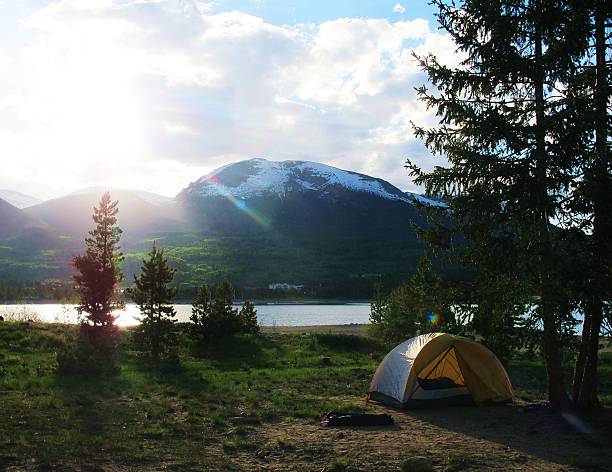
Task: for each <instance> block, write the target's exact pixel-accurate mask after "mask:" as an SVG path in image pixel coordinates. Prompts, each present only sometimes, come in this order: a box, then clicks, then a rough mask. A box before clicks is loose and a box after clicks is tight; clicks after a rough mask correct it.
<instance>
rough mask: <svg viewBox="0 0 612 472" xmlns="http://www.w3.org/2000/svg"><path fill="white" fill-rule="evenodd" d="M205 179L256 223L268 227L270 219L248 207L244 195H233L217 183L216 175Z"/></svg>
mask: <svg viewBox="0 0 612 472" xmlns="http://www.w3.org/2000/svg"><path fill="white" fill-rule="evenodd" d="M207 181H208V182H209V183H210V184H212V185H213V186H214V187H215V190H216V191H217V192H218V193H220V194H221V195H223V197H224V198H225V199H227V200H228V201H229V202H230V203H231V204H232V205H234V206H235V207H236V208H238V209H239V210H241V211H243V212H244V213H246V214H247V215H248V216H249V217H250V218H251V219H253V221H255V222H256V223H257V224H259V225H261V226H263V227H264V228H270V220H269V219H268V218H266V217H265V216H264V215H262V214H261V213H259V212H258V211H257V210H255V209H254V208H250V207H249V202H248V201H247V200H246V198H245V197H240V198H237V197H235V196H233V195H232V194H231V193H230V192H229V191H228V190H227V188H226V187H225V186H224V185H222V184H220V183H219V179H218V177H217V176H216V175H214V176H212V177H209V178H208V179H207Z"/></svg>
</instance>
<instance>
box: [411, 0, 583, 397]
mask: <svg viewBox="0 0 612 472" xmlns="http://www.w3.org/2000/svg"><path fill="white" fill-rule="evenodd" d="M433 3H434V5H436V6H437V7H438V10H439V13H438V18H439V21H440V23H441V25H442V27H443V28H444V29H445V30H446V31H448V32H449V33H450V35H451V36H452V38H453V39H454V41H455V42H456V44H457V46H458V48H459V50H460V53H461V54H463V55H464V57H465V60H464V61H463V63H462V65H461V67H459V68H455V69H453V68H449V67H446V66H444V65H442V64H440V63H439V62H438V61H437V60H436V58H435V57H431V56H429V57H424V58H420V59H419V61H420V64H421V66H422V68H423V70H424V71H425V72H427V74H428V76H429V78H430V80H431V82H432V84H433V87H432V89H428V88H427V87H425V86H423V87H421V88H420V89H419V91H418V92H419V95H420V98H421V99H422V100H424V101H425V102H426V104H427V105H428V106H429V107H432V108H434V109H436V110H437V114H438V116H439V118H440V123H439V126H437V127H435V128H432V129H424V128H419V127H417V128H416V134H417V136H418V137H421V138H422V139H424V141H425V144H426V145H427V147H428V148H429V149H430V150H432V151H433V152H434V153H435V154H440V155H443V156H444V157H445V158H446V159H447V160H448V162H449V163H450V165H449V166H445V167H436V168H435V169H434V170H432V171H431V172H425V171H423V170H421V169H420V168H418V167H417V166H415V165H413V164H411V163H410V162H408V167H409V169H410V170H411V174H412V175H413V176H414V177H416V182H417V183H420V184H424V185H425V187H426V190H427V191H428V192H429V193H432V194H436V195H439V196H442V197H444V198H446V199H448V200H449V202H450V209H451V212H450V213H448V214H445V216H446V217H448V216H450V217H451V218H452V219H453V221H454V223H455V226H454V229H455V230H460V231H461V232H462V233H463V234H464V235H465V236H466V237H467V240H468V243H467V246H466V248H465V252H464V255H465V259H464V260H465V261H466V262H467V263H469V264H471V265H474V266H476V267H477V268H478V270H479V272H481V273H489V274H494V275H495V276H498V275H500V276H503V277H507V278H510V279H519V278H520V279H521V280H522V281H523V284H524V285H525V286H526V287H528V289H529V290H530V291H531V292H532V293H533V294H534V295H537V298H535V299H534V303H535V306H536V314H537V316H538V318H539V320H540V322H541V325H542V329H543V342H542V351H543V354H544V358H545V361H546V367H547V372H548V392H549V400H550V402H551V404H552V405H553V406H554V407H556V408H562V407H564V406H565V405H566V404H567V400H568V398H567V393H566V391H565V379H564V374H563V369H562V349H563V330H564V327H565V326H568V325H571V321H572V317H571V312H570V309H569V304H568V303H567V300H566V297H565V296H561V297H560V296H559V294H560V293H561V294H562V293H564V290H565V284H564V277H563V274H564V271H565V269H566V267H564V265H563V260H564V258H563V254H562V252H561V248H562V247H563V245H562V244H561V241H560V238H561V232H559V231H556V230H555V229H554V226H553V224H554V223H556V222H557V221H559V220H560V219H562V218H563V213H564V212H565V211H566V209H565V207H564V202H565V200H566V198H567V197H568V194H569V193H570V192H571V184H572V183H573V182H574V181H575V180H576V178H577V174H578V172H579V170H578V167H577V165H576V164H577V162H576V159H579V157H580V155H578V156H576V155H575V154H574V153H572V152H568V149H566V148H564V147H563V146H560V145H559V144H560V143H561V142H562V141H563V140H565V139H566V135H565V133H566V132H567V126H566V122H567V119H568V116H567V115H566V111H567V107H566V106H565V100H566V98H567V97H566V94H565V92H564V83H563V81H564V80H565V76H564V72H565V71H566V70H567V69H568V68H570V67H571V66H572V64H574V63H575V61H576V57H577V55H579V54H580V53H581V45H580V41H577V40H576V38H577V37H578V36H577V35H575V30H576V29H579V28H580V24H577V21H578V19H577V18H576V17H575V16H573V15H572V5H571V2H563V1H552V0H550V1H549V0H495V1H479V0H464V1H461V2H452V1H451V2H449V1H444V0H435V1H434V2H433ZM457 3H458V4H457ZM438 230H439V228H438Z"/></svg>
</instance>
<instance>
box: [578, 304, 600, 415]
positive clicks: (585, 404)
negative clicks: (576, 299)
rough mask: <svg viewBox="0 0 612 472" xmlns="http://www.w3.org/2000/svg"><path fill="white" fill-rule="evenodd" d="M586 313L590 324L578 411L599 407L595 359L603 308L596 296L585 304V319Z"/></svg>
mask: <svg viewBox="0 0 612 472" xmlns="http://www.w3.org/2000/svg"><path fill="white" fill-rule="evenodd" d="M587 311H588V312H589V316H590V318H591V319H592V322H591V326H590V333H589V338H588V342H587V345H586V349H585V352H586V356H585V363H584V371H583V375H582V382H581V386H580V391H579V393H578V397H577V400H578V405H579V406H580V409H583V410H588V409H591V408H596V407H598V406H599V400H598V399H597V358H598V351H599V330H600V329H601V323H602V318H603V307H602V303H601V299H600V298H599V297H598V296H594V297H592V298H591V299H590V300H589V303H587V304H586V306H585V317H586V316H587V315H586V312H587Z"/></svg>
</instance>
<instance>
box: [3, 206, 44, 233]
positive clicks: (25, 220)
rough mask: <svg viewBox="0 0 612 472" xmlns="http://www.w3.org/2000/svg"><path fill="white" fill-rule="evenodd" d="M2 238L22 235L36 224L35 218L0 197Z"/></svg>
mask: <svg viewBox="0 0 612 472" xmlns="http://www.w3.org/2000/svg"><path fill="white" fill-rule="evenodd" d="M0 221H1V222H2V224H1V225H0V238H2V239H7V238H12V237H17V236H19V235H21V234H22V233H23V232H24V231H26V230H27V229H28V228H30V227H32V226H35V224H36V222H35V220H34V219H33V218H31V217H29V216H28V215H26V214H25V213H24V212H23V211H22V210H20V209H19V208H17V207H16V206H14V205H11V204H10V203H9V202H7V201H6V200H3V199H1V198H0Z"/></svg>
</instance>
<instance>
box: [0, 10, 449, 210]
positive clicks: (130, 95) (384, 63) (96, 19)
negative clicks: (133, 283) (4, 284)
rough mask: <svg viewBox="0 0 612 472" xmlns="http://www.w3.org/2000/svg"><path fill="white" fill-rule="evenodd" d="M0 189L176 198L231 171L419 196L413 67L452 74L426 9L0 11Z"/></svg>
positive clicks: (420, 108) (424, 116)
mask: <svg viewBox="0 0 612 472" xmlns="http://www.w3.org/2000/svg"><path fill="white" fill-rule="evenodd" d="M0 12H1V13H0V164H1V169H2V171H1V172H0V188H4V189H11V190H16V191H19V192H22V193H25V194H28V195H32V196H35V197H37V198H42V199H47V198H52V197H57V196H61V195H64V194H67V193H70V192H72V191H74V190H77V189H79V188H83V187H89V186H98V185H102V186H111V187H122V188H134V189H141V190H148V191H151V192H156V193H160V194H164V195H169V196H174V195H175V194H176V193H178V192H179V191H180V190H181V189H182V188H184V187H185V186H187V185H188V184H189V183H190V182H192V181H195V180H197V179H198V178H199V177H200V176H202V175H205V174H207V173H209V172H211V171H212V170H214V169H215V168H217V167H219V166H221V165H224V164H227V163H229V162H233V161H239V160H243V159H250V158H254V157H264V158H267V159H271V160H285V159H295V160H310V161H316V162H321V163H324V164H329V165H333V166H336V167H340V168H342V169H347V170H352V171H356V172H362V173H366V174H369V175H372V176H375V177H381V178H383V179H386V180H388V181H390V182H391V183H393V184H394V185H396V186H398V187H399V188H401V189H403V190H411V191H415V190H417V191H418V190H419V189H418V188H417V187H415V186H414V185H413V184H412V182H411V179H410V177H409V176H408V173H407V171H406V170H405V169H404V167H403V164H404V162H405V160H406V158H410V159H411V160H413V161H415V162H417V163H419V164H421V165H423V166H424V167H426V168H430V167H431V166H432V165H433V164H434V163H437V162H436V161H435V160H433V159H432V157H431V156H430V154H429V152H428V151H427V150H426V149H425V147H424V146H423V144H422V143H421V142H420V141H418V140H416V139H415V138H414V136H413V134H412V128H411V124H410V122H411V121H412V122H414V123H417V124H421V125H433V124H435V123H436V119H435V115H434V113H433V112H432V111H431V110H427V109H426V108H425V106H424V104H423V103H421V102H419V101H418V100H417V99H416V94H415V91H414V87H416V86H419V85H421V84H423V83H426V81H427V78H426V76H425V75H424V74H423V73H422V72H421V71H420V70H419V68H418V65H417V64H416V63H415V61H414V59H413V58H412V53H413V52H416V53H417V54H419V55H423V54H426V53H432V54H434V55H436V56H437V57H438V59H439V60H440V61H441V62H443V63H446V64H449V65H456V64H457V60H458V59H457V54H456V53H455V49H456V48H455V45H454V44H453V43H452V41H451V40H450V38H449V37H448V35H446V34H445V33H444V32H441V31H439V30H438V28H437V24H436V20H435V17H434V11H433V10H432V9H431V7H430V6H428V5H427V2H426V1H425V0H423V1H421V0H420V1H416V0H404V1H401V2H399V3H398V2H397V1H385V0H333V1H329V0H325V1H323V0H211V1H196V0H58V1H48V0H45V1H43V0H0Z"/></svg>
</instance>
